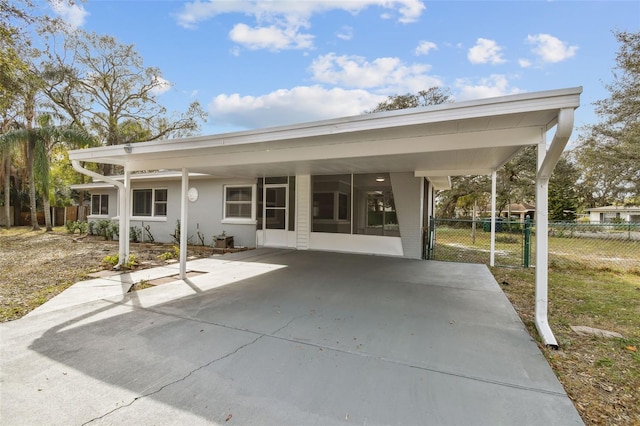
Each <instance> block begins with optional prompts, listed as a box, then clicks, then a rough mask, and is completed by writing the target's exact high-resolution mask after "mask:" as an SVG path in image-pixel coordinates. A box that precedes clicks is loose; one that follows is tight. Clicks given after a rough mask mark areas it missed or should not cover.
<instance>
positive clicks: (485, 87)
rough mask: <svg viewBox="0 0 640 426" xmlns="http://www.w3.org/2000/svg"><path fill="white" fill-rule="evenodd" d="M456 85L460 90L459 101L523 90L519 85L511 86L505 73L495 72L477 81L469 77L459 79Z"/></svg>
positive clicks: (457, 98) (511, 93)
mask: <svg viewBox="0 0 640 426" xmlns="http://www.w3.org/2000/svg"><path fill="white" fill-rule="evenodd" d="M455 87H456V89H457V90H458V92H457V94H456V96H455V98H456V100H457V101H464V100H469V99H482V98H493V97H496V96H504V95H513V94H516V93H520V92H522V91H521V90H520V89H518V88H517V87H509V80H507V77H506V76H504V75H503V74H493V75H491V76H489V77H486V78H481V79H480V80H479V81H477V82H475V83H474V82H472V81H471V80H469V79H457V80H456V82H455Z"/></svg>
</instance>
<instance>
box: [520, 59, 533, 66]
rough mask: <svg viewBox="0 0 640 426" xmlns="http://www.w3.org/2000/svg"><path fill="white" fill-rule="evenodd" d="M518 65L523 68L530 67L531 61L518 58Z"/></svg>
mask: <svg viewBox="0 0 640 426" xmlns="http://www.w3.org/2000/svg"><path fill="white" fill-rule="evenodd" d="M518 65H520V66H521V67H522V68H529V67H530V66H531V61H530V60H528V59H518Z"/></svg>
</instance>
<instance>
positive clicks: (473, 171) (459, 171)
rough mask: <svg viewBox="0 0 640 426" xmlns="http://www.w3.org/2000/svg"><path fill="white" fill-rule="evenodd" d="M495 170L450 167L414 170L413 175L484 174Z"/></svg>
mask: <svg viewBox="0 0 640 426" xmlns="http://www.w3.org/2000/svg"><path fill="white" fill-rule="evenodd" d="M494 171H495V170H493V169H474V168H469V169H455V170H454V169H450V170H416V171H415V172H414V176H415V177H436V176H469V175H475V176H484V175H490V174H491V173H493V172H494Z"/></svg>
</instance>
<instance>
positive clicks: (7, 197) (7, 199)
mask: <svg viewBox="0 0 640 426" xmlns="http://www.w3.org/2000/svg"><path fill="white" fill-rule="evenodd" d="M2 154H3V155H2V158H3V159H4V164H3V165H4V215H5V217H6V218H7V224H6V228H7V229H9V228H11V152H10V151H9V147H6V148H5V150H4V152H3V153H2Z"/></svg>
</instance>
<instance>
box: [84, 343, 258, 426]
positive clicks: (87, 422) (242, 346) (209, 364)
mask: <svg viewBox="0 0 640 426" xmlns="http://www.w3.org/2000/svg"><path fill="white" fill-rule="evenodd" d="M263 337H265V335H262V334H261V335H259V336H258V337H256V338H255V339H253V340H252V341H250V342H248V343H245V344H244V345H241V346H238V347H237V348H236V349H234V350H233V351H231V352H229V353H227V354H225V355H223V356H221V357H219V358H215V359H213V360H211V361H209V362H207V363H206V364H203V365H201V366H199V367H197V368H194V369H193V370H191V371H189V372H188V373H187V374H185V375H184V376H183V377H180V378H179V379H176V380H174V381H172V382H169V383H167V384H165V385H162V386H161V387H159V388H158V389H156V390H154V391H153V392H149V393H146V394H143V395H140V396H137V397H135V398H133V399H132V400H131V402H129V403H128V404H124V405H121V406H119V407H116V408H114V409H113V410H111V411H109V412H107V413H105V414H103V415H101V416H98V417H94V418H93V419H91V420H88V421H86V422H84V423H82V426H84V425H88V424H90V423H93V422H95V421H98V420H101V419H104V418H105V417H107V416H109V415H111V414H113V413H115V412H116V411H118V410H121V409H122V408H126V407H130V406H132V405H133V404H134V403H135V402H136V401H138V400H140V399H143V398H147V397H150V396H153V395H155V394H157V393H160V392H162V391H163V390H164V389H166V388H168V387H169V386H173V385H175V384H176V383H180V382H183V381H185V380H186V379H188V378H189V377H190V376H191V375H193V374H194V373H197V372H198V371H200V370H202V369H205V368H207V367H209V366H211V365H213V364H215V363H216V362H218V361H222V360H223V359H226V358H229V357H230V356H232V355H235V354H237V353H238V352H240V351H241V350H242V349H244V348H246V347H248V346H251V345H253V344H254V343H256V342H257V341H258V340H260V339H262V338H263Z"/></svg>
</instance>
